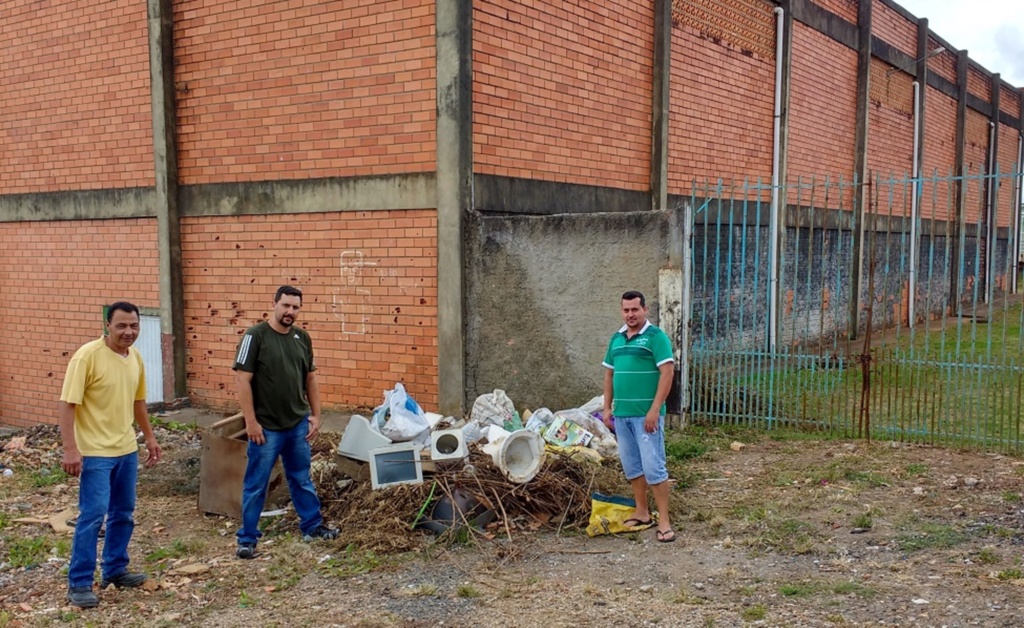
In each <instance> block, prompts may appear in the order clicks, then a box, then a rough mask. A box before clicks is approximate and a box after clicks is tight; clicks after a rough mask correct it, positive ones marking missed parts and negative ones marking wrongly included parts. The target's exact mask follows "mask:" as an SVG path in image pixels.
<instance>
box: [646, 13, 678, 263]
mask: <svg viewBox="0 0 1024 628" xmlns="http://www.w3.org/2000/svg"><path fill="white" fill-rule="evenodd" d="M671 77H672V0H654V76H653V82H654V85H653V90H652V95H653V101H654V102H653V103H652V108H651V113H652V115H651V120H652V125H651V126H652V128H651V208H652V209H654V210H659V211H660V210H664V209H667V208H668V118H669V84H670V82H671V81H670V79H671ZM674 248H675V247H673V249H674ZM669 264H670V265H671V266H673V267H675V268H679V263H678V261H676V262H675V263H673V262H672V260H670V261H669Z"/></svg>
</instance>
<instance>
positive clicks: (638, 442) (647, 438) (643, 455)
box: [614, 416, 668, 484]
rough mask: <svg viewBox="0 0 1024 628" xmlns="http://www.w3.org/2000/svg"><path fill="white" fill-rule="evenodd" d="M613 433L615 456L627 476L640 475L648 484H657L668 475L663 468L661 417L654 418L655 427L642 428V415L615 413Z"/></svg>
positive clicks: (632, 477)
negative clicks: (617, 450) (649, 429)
mask: <svg viewBox="0 0 1024 628" xmlns="http://www.w3.org/2000/svg"><path fill="white" fill-rule="evenodd" d="M614 419H615V436H616V438H618V441H619V458H620V459H621V460H622V470H623V471H624V472H625V473H626V479H627V480H635V479H636V478H638V477H640V476H641V475H642V476H644V477H645V478H647V483H648V484H661V483H662V482H664V481H665V480H667V479H668V470H667V469H666V468H665V417H664V416H662V417H659V418H658V429H656V430H655V431H653V432H646V431H644V420H645V417H642V416H628V417H622V416H617V417H614Z"/></svg>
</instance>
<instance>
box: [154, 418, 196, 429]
mask: <svg viewBox="0 0 1024 628" xmlns="http://www.w3.org/2000/svg"><path fill="white" fill-rule="evenodd" d="M149 424H150V425H152V426H153V427H157V426H159V427H162V428H164V429H165V430H173V431H175V432H191V431H193V430H195V429H196V425H195V424H194V423H181V422H179V421H168V420H167V419H162V418H160V417H158V416H150V417H149Z"/></svg>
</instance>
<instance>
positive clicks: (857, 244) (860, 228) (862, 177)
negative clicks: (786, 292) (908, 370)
mask: <svg viewBox="0 0 1024 628" xmlns="http://www.w3.org/2000/svg"><path fill="white" fill-rule="evenodd" d="M872 4H873V3H872V2H867V1H861V2H859V3H858V10H857V126H856V131H855V138H854V149H853V181H854V184H855V188H854V189H855V192H854V197H855V200H854V221H855V226H854V232H853V276H852V277H851V281H850V333H849V336H850V338H851V339H854V338H856V337H857V333H858V331H859V328H860V285H861V281H862V279H863V277H864V255H863V250H862V249H863V242H864V223H865V216H866V214H867V212H866V210H865V206H866V205H867V202H868V198H867V194H868V188H867V170H868V110H869V107H868V93H869V91H870V87H871V86H870V83H869V81H870V79H871V5H872Z"/></svg>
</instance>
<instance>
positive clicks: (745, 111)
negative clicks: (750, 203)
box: [668, 11, 775, 194]
mask: <svg viewBox="0 0 1024 628" xmlns="http://www.w3.org/2000/svg"><path fill="white" fill-rule="evenodd" d="M756 17H757V18H759V19H760V20H761V22H762V24H761V26H762V30H765V31H768V32H770V33H774V19H773V17H774V16H773V15H772V13H771V12H770V11H767V12H762V13H760V14H758V15H756ZM772 46H773V47H774V40H772ZM671 63H672V79H671V84H670V99H671V104H670V113H669V121H670V122H669V151H668V152H669V164H668V181H669V193H671V194H682V193H689V191H690V186H691V184H692V183H693V181H694V180H696V181H697V183H698V187H700V186H703V185H704V184H705V183H708V182H710V183H711V184H715V182H716V181H717V180H718V178H723V179H724V180H725V182H726V183H727V184H728V183H730V182H733V181H735V182H737V183H738V184H740V185H742V183H743V181H744V180H745V179H746V180H748V181H749V182H750V183H751V184H756V183H757V180H758V179H759V178H760V179H761V182H762V183H763V184H764V185H769V184H770V182H771V174H772V116H773V110H774V109H773V107H774V97H775V55H774V50H764V51H762V52H761V53H760V54H759V53H757V52H753V51H743V50H740V49H738V48H737V47H735V46H731V45H729V44H728V43H726V42H723V41H721V40H717V41H714V40H711V39H709V38H708V37H706V36H703V35H701V33H700V32H698V31H697V30H696V29H694V28H691V27H689V26H686V25H683V24H676V25H675V26H674V27H673V28H672V62H671Z"/></svg>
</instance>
